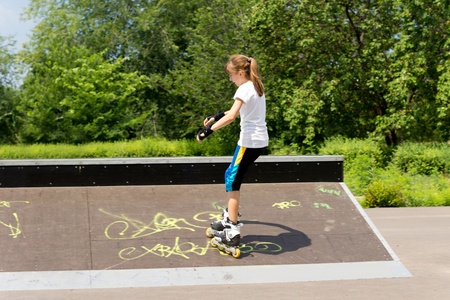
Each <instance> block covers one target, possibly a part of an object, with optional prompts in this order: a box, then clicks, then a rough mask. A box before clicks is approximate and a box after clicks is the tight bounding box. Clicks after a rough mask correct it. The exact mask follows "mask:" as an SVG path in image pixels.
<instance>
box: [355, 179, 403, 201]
mask: <svg viewBox="0 0 450 300" xmlns="http://www.w3.org/2000/svg"><path fill="white" fill-rule="evenodd" d="M364 196H365V201H364V204H365V207H398V206H403V205H404V204H403V196H402V195H401V193H400V186H398V185H395V184H392V183H388V182H385V181H381V180H377V181H375V182H373V183H372V184H371V185H370V186H369V187H368V188H367V191H366V192H365V193H364Z"/></svg>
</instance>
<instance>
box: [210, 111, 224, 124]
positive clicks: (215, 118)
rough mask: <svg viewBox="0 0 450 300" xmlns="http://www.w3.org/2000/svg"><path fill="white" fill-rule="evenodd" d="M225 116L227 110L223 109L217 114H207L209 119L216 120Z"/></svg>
mask: <svg viewBox="0 0 450 300" xmlns="http://www.w3.org/2000/svg"><path fill="white" fill-rule="evenodd" d="M224 116H225V112H224V111H223V110H221V111H219V112H218V113H217V114H215V115H210V116H207V117H206V118H207V119H208V120H209V119H211V118H214V121H216V122H217V121H219V120H220V119H222V118H223V117H224Z"/></svg>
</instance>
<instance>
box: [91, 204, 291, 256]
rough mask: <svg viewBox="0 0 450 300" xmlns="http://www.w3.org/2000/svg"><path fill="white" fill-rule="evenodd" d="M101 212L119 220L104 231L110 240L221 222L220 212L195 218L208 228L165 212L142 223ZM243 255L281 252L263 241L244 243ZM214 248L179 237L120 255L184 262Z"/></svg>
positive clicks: (203, 214) (120, 252)
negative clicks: (168, 243) (166, 242)
mask: <svg viewBox="0 0 450 300" xmlns="http://www.w3.org/2000/svg"><path fill="white" fill-rule="evenodd" d="M291 202H292V203H291V205H292V206H299V205H300V202H298V201H296V202H295V201H291ZM99 211H100V212H102V213H104V214H106V215H109V216H111V217H114V218H116V219H118V220H116V221H113V222H111V223H110V224H109V225H108V226H106V229H105V236H106V237H107V238H108V239H110V240H132V239H137V238H142V237H146V236H150V235H153V234H157V233H161V232H164V231H167V230H189V231H195V230H196V229H197V228H202V229H205V228H208V227H209V223H210V222H211V221H215V220H220V219H222V212H221V211H205V212H200V213H198V214H196V215H194V217H193V219H194V220H195V221H197V222H203V223H206V224H205V225H207V226H199V225H194V224H191V223H189V222H188V221H186V219H184V218H169V217H168V216H167V215H166V214H164V213H161V212H160V213H157V214H156V215H155V217H154V218H153V220H152V221H151V222H150V223H145V222H142V221H139V220H135V219H132V218H130V217H128V216H126V215H125V214H120V215H117V214H113V213H110V212H107V211H105V210H104V209H99ZM240 247H241V249H242V250H241V252H242V253H249V252H265V253H273V252H279V251H281V250H282V247H281V246H280V245H277V244H275V243H270V242H261V243H256V244H254V245H250V244H241V245H240ZM210 249H212V247H211V243H210V241H209V240H207V241H205V247H202V246H199V245H197V244H194V243H192V242H184V243H180V237H179V236H177V237H175V239H174V244H173V245H171V246H169V245H164V244H160V243H158V244H156V245H154V246H151V247H149V246H147V245H142V244H141V245H139V246H136V247H127V248H124V249H122V250H120V251H119V253H118V256H119V258H120V259H122V260H126V261H130V260H136V259H139V258H142V257H144V256H147V255H149V254H151V255H156V256H158V257H162V258H168V257H171V256H180V257H182V258H185V259H190V257H192V255H199V256H203V255H206V253H207V252H208V250H210Z"/></svg>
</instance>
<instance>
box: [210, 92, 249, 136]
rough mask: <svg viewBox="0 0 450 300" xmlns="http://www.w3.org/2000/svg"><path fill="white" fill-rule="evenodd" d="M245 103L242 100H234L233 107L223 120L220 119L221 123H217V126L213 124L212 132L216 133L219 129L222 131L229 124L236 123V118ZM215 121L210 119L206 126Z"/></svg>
mask: <svg viewBox="0 0 450 300" xmlns="http://www.w3.org/2000/svg"><path fill="white" fill-rule="evenodd" d="M243 103H244V102H243V101H242V100H241V99H239V98H236V99H235V100H234V103H233V106H231V108H230V110H229V111H226V112H225V116H224V117H223V118H222V119H220V120H219V121H217V122H216V123H215V124H213V126H211V130H213V131H216V130H217V129H220V128H222V127H225V126H227V125H228V124H230V123H232V122H233V121H234V119H236V117H237V116H238V115H239V112H240V110H241V107H242V104H243ZM213 121H214V120H213V119H210V120H209V122H207V124H206V125H208V124H209V123H211V122H213Z"/></svg>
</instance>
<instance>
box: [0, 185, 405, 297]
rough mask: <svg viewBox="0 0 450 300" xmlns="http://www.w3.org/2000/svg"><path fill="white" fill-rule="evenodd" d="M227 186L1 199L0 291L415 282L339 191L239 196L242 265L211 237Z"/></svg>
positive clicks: (265, 191) (3, 193) (72, 190)
mask: <svg viewBox="0 0 450 300" xmlns="http://www.w3.org/2000/svg"><path fill="white" fill-rule="evenodd" d="M225 207H226V193H225V191H224V187H223V184H206V185H148V186H102V187H53V188H50V187H45V188H3V189H0V251H1V253H2V254H3V255H2V257H3V260H2V261H1V262H0V282H1V283H0V290H18V289H19V290H20V289H61V288H69V289H72V288H101V287H103V288H109V287H139V286H165V285H193V284H223V283H245V282H261V283H262V282H289V281H305V280H306V281H308V280H336V279H356V278H387V277H405V276H410V274H409V272H408V271H407V270H406V269H405V268H404V266H403V265H402V264H401V263H400V262H399V261H398V258H397V257H396V256H395V254H394V253H393V252H392V250H391V249H390V247H389V245H387V243H386V242H385V241H384V239H383V238H382V237H381V235H380V234H379V233H378V232H377V230H376V228H375V227H374V226H373V224H372V223H371V222H370V220H369V219H368V218H367V216H366V215H365V213H364V211H363V210H362V209H361V208H360V207H359V205H358V204H357V203H356V200H355V199H354V197H353V196H352V195H351V193H350V191H349V190H348V189H347V187H346V186H345V184H344V183H342V182H300V183H295V182H291V183H253V184H245V185H243V186H242V190H241V207H240V213H241V214H242V218H241V221H242V222H243V223H244V227H243V228H242V230H241V233H242V236H243V238H242V240H241V246H240V249H241V257H240V258H238V259H235V258H233V257H232V256H230V255H224V254H222V253H221V252H220V251H218V250H217V249H214V248H212V247H211V246H210V243H209V241H210V239H209V238H207V237H206V235H205V231H206V229H207V228H208V227H209V226H208V225H209V223H210V222H211V221H214V220H217V219H220V218H221V213H222V209H223V208H225Z"/></svg>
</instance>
